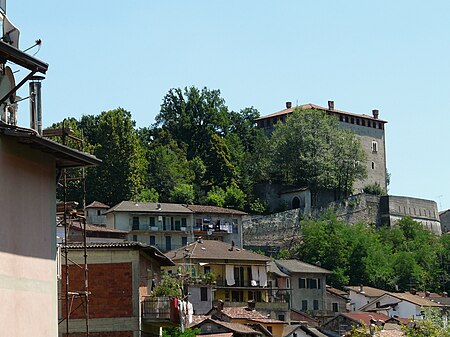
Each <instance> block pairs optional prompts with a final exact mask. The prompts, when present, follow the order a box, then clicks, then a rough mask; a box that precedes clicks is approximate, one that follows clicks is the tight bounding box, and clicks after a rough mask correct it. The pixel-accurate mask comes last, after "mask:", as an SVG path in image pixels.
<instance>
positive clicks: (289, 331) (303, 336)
mask: <svg viewBox="0 0 450 337" xmlns="http://www.w3.org/2000/svg"><path fill="white" fill-rule="evenodd" d="M309 336H311V337H327V335H325V334H323V333H321V332H320V331H319V330H318V329H317V328H314V327H310V326H308V325H304V324H294V325H288V326H287V327H285V328H284V337H309Z"/></svg>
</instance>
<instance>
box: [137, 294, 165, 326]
mask: <svg viewBox="0 0 450 337" xmlns="http://www.w3.org/2000/svg"><path fill="white" fill-rule="evenodd" d="M171 302H172V300H171V299H170V298H169V297H151V298H146V299H144V300H143V301H142V302H141V305H142V319H144V320H150V321H157V320H164V321H170V318H171V310H172V308H171V305H170V304H171Z"/></svg>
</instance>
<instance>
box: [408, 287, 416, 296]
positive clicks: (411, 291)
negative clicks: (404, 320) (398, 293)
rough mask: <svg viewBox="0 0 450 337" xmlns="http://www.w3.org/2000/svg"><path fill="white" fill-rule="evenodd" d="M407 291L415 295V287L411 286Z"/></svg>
mask: <svg viewBox="0 0 450 337" xmlns="http://www.w3.org/2000/svg"><path fill="white" fill-rule="evenodd" d="M409 292H410V293H411V294H413V295H415V294H416V293H417V289H416V288H411V289H409Z"/></svg>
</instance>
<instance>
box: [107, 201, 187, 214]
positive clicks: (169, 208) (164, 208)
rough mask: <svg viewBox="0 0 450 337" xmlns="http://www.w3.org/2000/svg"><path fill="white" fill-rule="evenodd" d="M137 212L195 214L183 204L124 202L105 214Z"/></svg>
mask: <svg viewBox="0 0 450 337" xmlns="http://www.w3.org/2000/svg"><path fill="white" fill-rule="evenodd" d="M111 212H136V213H154V214H158V213H178V214H180V213H181V214H192V213H193V212H192V211H191V210H190V209H188V208H187V207H186V206H184V205H181V204H169V203H162V202H161V203H156V202H134V201H122V202H120V203H118V204H117V205H115V206H113V207H111V208H110V209H109V210H107V211H106V212H105V214H107V213H111Z"/></svg>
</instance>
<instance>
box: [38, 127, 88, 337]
mask: <svg viewBox="0 0 450 337" xmlns="http://www.w3.org/2000/svg"><path fill="white" fill-rule="evenodd" d="M43 136H44V137H48V138H53V137H59V139H60V141H61V143H62V144H63V145H68V141H70V143H71V144H70V145H71V146H72V147H74V148H76V149H77V150H80V151H84V139H83V136H82V137H81V138H78V137H76V136H74V135H73V130H72V129H71V128H70V127H66V120H65V119H64V120H63V122H62V128H57V129H48V130H44V132H43ZM69 170H70V169H69ZM71 170H72V171H74V170H75V169H71ZM57 180H58V181H57V189H58V188H61V189H62V201H63V203H62V210H61V211H60V212H57V214H61V213H62V218H61V219H59V221H58V222H57V226H63V228H64V238H63V241H62V243H61V244H59V248H58V252H59V253H60V254H61V257H62V258H63V259H64V266H65V268H64V269H62V270H63V272H62V273H61V275H60V276H61V283H62V282H64V285H65V286H64V294H63V293H62V291H61V294H60V297H59V301H60V303H61V308H62V303H63V301H64V302H65V311H63V310H61V316H62V317H61V319H60V320H59V321H58V325H61V324H63V323H64V324H65V333H66V336H70V329H69V321H70V316H71V314H72V313H74V312H75V311H76V310H78V309H79V308H80V307H83V313H84V319H85V324H86V332H85V333H86V336H87V337H88V336H89V295H90V292H89V278H88V271H89V270H88V264H87V257H88V255H87V240H86V218H85V217H84V214H79V213H78V211H77V209H76V206H77V203H75V204H74V203H70V202H68V201H67V195H68V182H69V181H79V182H80V183H81V192H82V193H81V196H82V198H81V199H82V205H81V206H82V209H83V210H84V209H85V207H86V198H85V196H86V185H85V169H84V168H82V169H81V176H79V177H76V176H75V177H71V176H69V175H68V169H62V171H61V172H59V173H58V179H57ZM75 222H78V223H79V224H80V227H81V231H82V237H83V240H82V247H83V257H84V261H83V262H84V263H83V264H82V265H80V264H78V263H76V262H75V261H73V260H71V259H70V258H69V245H70V229H71V227H72V226H73V224H74V223H75ZM69 262H70V263H71V265H74V266H76V267H77V268H80V269H82V270H83V271H84V286H83V289H77V290H71V289H70V282H69V281H70V278H69ZM59 263H61V259H60V260H59ZM61 290H62V287H61ZM76 299H79V300H80V303H79V304H78V305H76V306H74V302H75V300H76ZM61 330H62V329H61Z"/></svg>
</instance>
